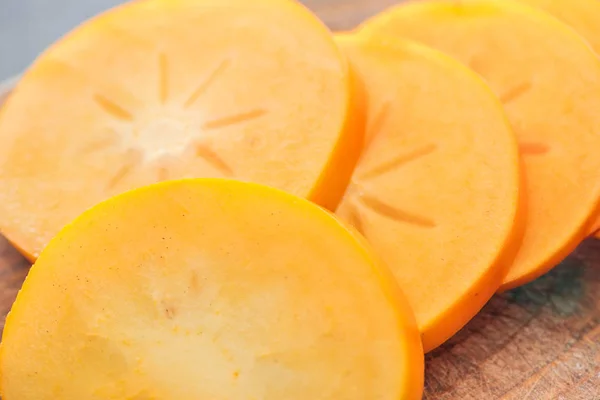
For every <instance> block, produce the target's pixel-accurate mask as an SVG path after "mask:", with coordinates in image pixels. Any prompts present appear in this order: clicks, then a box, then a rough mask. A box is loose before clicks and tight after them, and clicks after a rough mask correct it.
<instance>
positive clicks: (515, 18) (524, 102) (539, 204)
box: [362, 0, 600, 290]
mask: <svg viewBox="0 0 600 400" xmlns="http://www.w3.org/2000/svg"><path fill="white" fill-rule="evenodd" d="M362 31H363V33H364V34H372V35H373V34H388V35H393V36H403V37H407V38H410V39H414V40H417V41H420V42H422V43H424V44H427V45H430V46H432V47H434V48H438V49H440V50H442V51H445V52H447V53H448V54H450V55H452V56H454V57H456V58H457V59H459V60H460V61H462V62H464V63H465V64H466V65H469V66H470V67H471V68H472V69H473V70H475V71H476V72H478V73H479V74H481V75H482V76H483V77H484V78H485V79H486V81H487V82H488V84H489V85H490V86H491V87H492V89H493V90H494V92H495V93H496V94H497V95H498V97H499V98H500V100H501V101H502V102H503V104H504V107H505V110H506V112H507V114H508V117H509V119H510V121H511V123H512V126H513V129H514V130H515V132H516V134H517V137H518V139H519V143H520V148H521V154H522V156H523V161H524V164H525V175H526V181H527V201H528V213H527V228H526V232H525V236H524V239H523V244H522V246H521V249H520V250H519V254H518V255H517V258H516V259H515V262H514V264H513V265H512V266H511V268H510V271H509V272H508V275H507V277H506V278H505V280H504V282H503V285H502V288H501V289H502V290H503V289H509V288H512V287H515V286H518V285H520V284H523V283H526V282H528V281H531V280H533V279H534V278H536V277H538V276H540V275H542V274H543V273H545V272H547V271H548V270H550V269H551V268H552V267H553V266H554V265H556V264H557V263H558V262H560V261H561V260H562V259H563V258H564V257H566V256H567V255H568V254H569V253H570V252H571V251H572V250H574V249H575V247H576V246H577V245H578V244H579V243H580V242H581V240H582V239H583V238H584V237H585V236H586V234H587V232H588V231H589V229H590V228H591V224H592V222H593V218H594V214H595V211H596V210H597V209H598V204H599V201H600V158H599V157H597V156H596V154H595V153H594V151H591V149H598V148H600V113H599V112H598V110H600V59H599V58H598V57H597V55H596V54H595V53H594V52H593V51H592V50H591V48H590V47H589V45H588V44H587V43H586V42H585V41H584V40H583V39H582V38H581V37H580V36H579V35H577V33H576V32H575V31H574V30H572V29H571V28H570V27H568V26H566V25H565V24H563V23H561V22H560V21H558V20H557V19H555V18H553V17H551V16H550V15H548V14H546V13H544V12H542V11H539V10H537V9H535V8H533V7H530V6H526V5H523V4H520V3H516V2H514V1H510V0H502V1H495V0H462V1H454V0H438V1H423V2H415V3H410V4H406V5H403V6H398V7H394V8H392V9H390V10H388V11H387V12H384V13H382V14H381V15H379V16H376V17H374V18H373V19H372V20H370V21H367V22H366V23H365V25H364V26H363V29H362ZM432 113H433V115H435V113H437V110H432ZM477 244H478V241H477V240H474V241H473V246H477Z"/></svg>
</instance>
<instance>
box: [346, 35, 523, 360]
mask: <svg viewBox="0 0 600 400" xmlns="http://www.w3.org/2000/svg"><path fill="white" fill-rule="evenodd" d="M337 41H338V44H339V45H340V46H341V48H342V49H343V50H345V52H346V53H347V55H348V56H349V59H350V60H351V63H352V65H353V66H354V68H355V69H356V71H357V74H358V75H359V76H361V77H362V80H363V82H364V87H365V91H366V93H367V96H368V107H369V109H368V111H367V115H368V127H369V128H368V130H367V134H366V147H365V149H364V153H363V155H362V157H361V159H360V161H359V164H358V166H357V169H356V170H355V173H354V175H353V177H352V181H351V184H350V186H349V189H348V192H347V193H346V196H345V197H344V199H343V200H342V202H341V204H340V207H339V208H338V210H337V214H338V215H339V216H340V217H341V218H342V219H343V220H345V221H347V222H349V223H350V224H351V225H353V226H354V227H355V228H356V229H357V230H359V231H360V232H361V233H362V234H363V235H364V236H365V237H366V238H367V240H368V241H369V242H370V243H371V244H372V246H373V248H374V249H375V251H376V252H377V253H378V254H379V256H380V257H381V258H382V259H383V260H384V261H385V262H386V264H387V265H388V266H389V267H390V268H391V270H392V272H393V273H394V275H395V276H396V278H397V280H398V282H399V284H400V287H401V288H402V290H403V291H404V293H405V294H406V295H407V297H408V300H409V302H410V304H411V306H412V308H413V310H414V312H415V316H416V318H417V322H418V324H419V328H420V331H421V336H422V339H423V346H424V348H425V350H426V351H430V350H432V349H434V348H435V347H437V346H439V345H440V344H442V343H443V342H445V341H446V340H447V339H448V338H450V336H452V335H453V334H454V333H456V332H457V331H458V330H459V329H460V328H462V326H464V325H465V324H466V323H467V322H468V321H469V320H470V319H471V318H472V317H473V316H474V315H475V314H476V313H477V312H478V311H479V310H480V309H481V307H483V305H484V304H485V303H486V302H487V300H488V299H489V298H490V297H491V296H492V295H493V294H494V293H495V292H496V290H497V289H498V287H499V285H500V284H501V282H502V279H503V278H504V275H505V274H506V271H507V268H506V267H507V265H509V264H510V263H511V262H512V260H513V258H514V256H515V254H516V252H517V250H518V245H519V242H520V238H521V234H522V232H523V227H524V220H525V216H524V207H523V202H522V201H521V198H520V190H519V186H520V182H519V181H520V171H519V152H518V147H517V142H516V138H515V137H514V135H513V133H512V131H511V129H510V126H509V123H508V120H507V118H506V116H505V115H504V112H503V110H502V107H501V105H500V103H499V101H498V99H497V98H496V97H495V96H494V95H493V93H492V92H491V90H490V89H489V88H488V87H487V86H486V85H485V83H484V82H483V80H481V78H479V77H478V76H477V75H475V74H474V73H473V72H471V71H470V70H468V69H467V68H465V67H464V66H462V65H460V64H459V63H458V62H456V61H454V60H452V59H450V58H449V57H447V56H445V55H444V54H442V53H440V52H437V51H434V50H431V49H428V48H425V47H424V46H421V45H418V44H416V43H412V42H408V41H404V40H399V39H396V38H385V37H383V36H382V37H379V36H376V37H370V38H367V37H363V36H362V35H360V34H358V35H354V36H351V35H340V36H337ZM474 243H476V245H474Z"/></svg>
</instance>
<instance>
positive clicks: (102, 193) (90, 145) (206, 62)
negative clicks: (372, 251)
mask: <svg viewBox="0 0 600 400" xmlns="http://www.w3.org/2000/svg"><path fill="white" fill-rule="evenodd" d="M354 87H355V86H354V85H353V83H352V77H351V75H350V71H349V67H348V65H347V61H346V60H345V58H344V57H343V55H342V54H341V53H340V51H339V49H338V48H337V47H336V46H335V43H334V41H333V38H332V37H331V35H330V33H329V31H328V30H327V28H326V27H325V26H324V25H323V24H322V23H321V22H320V21H319V20H318V19H317V18H316V17H314V16H313V15H312V14H311V13H310V12H309V11H308V10H307V9H306V8H304V7H303V6H302V5H301V4H299V3H297V2H295V1H292V0H254V1H247V0H140V1H135V2H131V3H128V4H125V5H123V6H120V7H117V8H115V9H113V10H111V11H108V12H107V13H105V14H102V15H100V16H98V17H96V18H94V19H92V20H90V21H88V22H86V23H85V24H83V25H82V26H80V27H78V28H76V29H75V30H74V31H73V32H71V33H70V34H68V35H67V36H66V37H65V38H63V39H62V40H60V41H59V42H58V43H56V44H54V45H53V46H52V47H51V48H50V49H49V50H47V51H46V52H45V53H44V54H43V55H42V56H41V57H40V58H39V59H38V60H37V61H36V62H35V63H34V65H33V66H32V67H31V68H30V69H29V70H28V71H27V72H26V73H25V75H24V76H23V78H22V80H21V81H20V82H19V83H18V85H17V87H16V88H15V91H14V92H13V93H12V94H11V96H10V98H9V100H8V101H7V103H6V104H5V106H4V108H3V111H2V114H1V115H0V230H1V231H2V232H3V233H4V234H5V235H6V236H8V238H9V239H10V240H11V241H12V242H13V243H14V244H15V245H16V246H18V247H19V248H20V249H21V250H22V251H23V252H24V253H25V254H26V255H28V256H29V257H30V258H32V259H34V258H35V257H36V256H37V255H38V253H39V252H40V250H41V249H42V248H43V247H44V246H45V244H46V243H47V242H48V240H49V239H50V238H51V237H53V236H54V235H55V234H56V233H57V232H58V230H59V229H60V228H61V227H62V226H63V225H64V224H65V223H67V222H69V221H70V220H71V219H72V218H74V217H75V216H77V215H78V214H79V213H81V212H82V211H84V210H85V209H87V208H88V207H90V206H92V205H94V204H96V203H97V202H99V201H101V200H104V199H106V198H108V197H110V196H112V195H115V194H118V193H120V192H123V191H125V190H128V189H131V188H134V187H138V186H142V185H145V184H151V183H154V182H157V181H164V180H169V179H176V178H182V177H184V178H185V177H228V178H235V179H239V180H244V181H253V182H258V183H262V184H266V185H269V186H273V187H277V188H280V189H283V190H286V191H289V192H290V193H292V194H295V195H298V196H300V197H304V198H308V199H310V200H312V201H314V202H316V203H318V204H319V205H322V206H324V207H326V208H329V209H335V207H336V206H337V204H338V202H339V199H340V198H341V196H342V195H343V193H344V191H345V189H346V186H347V183H348V181H349V179H350V176H351V174H352V170H353V169H354V166H355V163H356V160H357V159H358V155H359V153H360V148H361V145H362V134H363V131H364V127H363V126H362V124H361V122H360V120H361V112H362V111H361V110H360V107H358V105H355V98H358V97H357V96H354V95H353V93H352V88H354Z"/></svg>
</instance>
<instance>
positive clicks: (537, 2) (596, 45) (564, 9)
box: [519, 0, 600, 238]
mask: <svg viewBox="0 0 600 400" xmlns="http://www.w3.org/2000/svg"><path fill="white" fill-rule="evenodd" d="M519 1H520V2H521V3H525V4H529V5H531V6H534V7H539V8H541V9H543V10H544V11H546V12H548V13H550V14H552V15H553V16H554V17H556V18H558V19H560V20H561V21H562V22H564V23H566V24H568V25H569V26H571V27H572V28H574V29H575V30H576V31H577V33H579V34H580V35H581V36H583V38H584V39H585V40H586V41H587V42H588V43H589V44H590V45H591V46H592V49H593V50H594V51H595V52H596V53H597V54H600V2H599V1H598V0H519ZM596 215H598V213H596ZM599 230H600V218H598V217H597V218H596V221H595V222H594V224H593V228H592V229H591V230H590V233H595V235H596V237H598V238H600V232H598V231H599Z"/></svg>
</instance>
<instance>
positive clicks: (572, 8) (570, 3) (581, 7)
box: [518, 0, 600, 54]
mask: <svg viewBox="0 0 600 400" xmlns="http://www.w3.org/2000/svg"><path fill="white" fill-rule="evenodd" d="M518 1H519V2H520V3H524V4H527V5H530V6H533V7H537V8H541V9H542V10H544V11H546V12H548V13H550V14H552V15H553V16H554V17H556V18H558V19H560V20H561V21H563V22H564V23H566V24H567V25H569V26H571V27H572V28H574V29H575V30H576V31H577V33H579V34H580V35H581V36H583V38H584V39H585V40H586V41H587V42H588V43H589V44H590V45H591V46H592V48H593V49H594V50H595V51H596V53H598V54H600V2H598V1H597V0H518Z"/></svg>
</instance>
